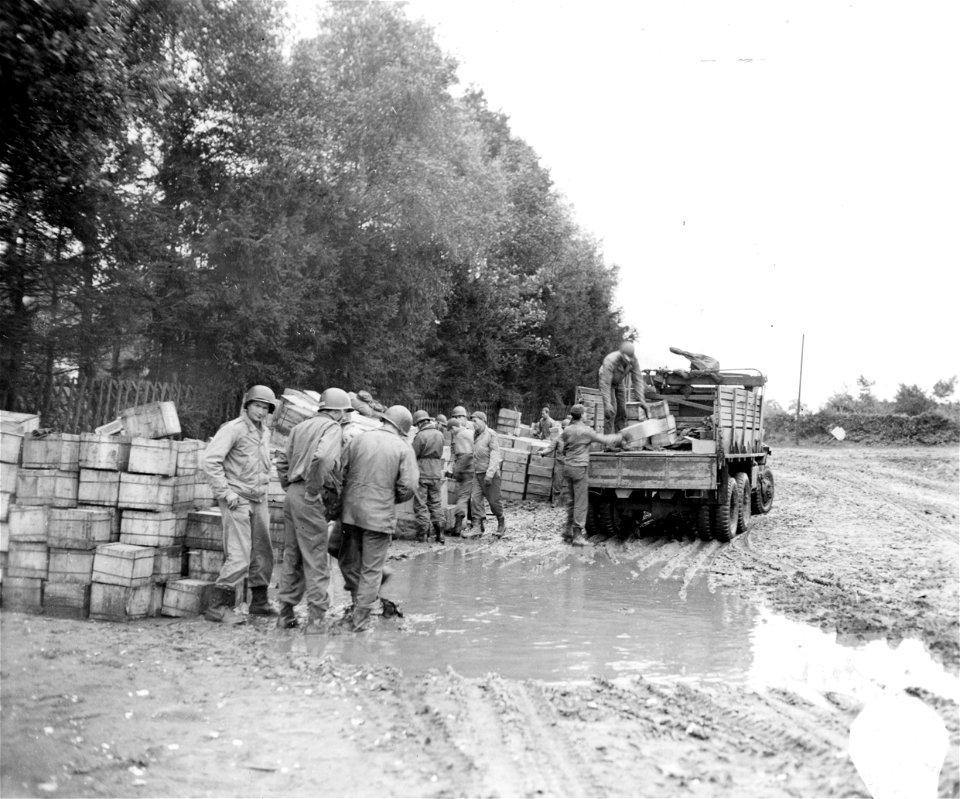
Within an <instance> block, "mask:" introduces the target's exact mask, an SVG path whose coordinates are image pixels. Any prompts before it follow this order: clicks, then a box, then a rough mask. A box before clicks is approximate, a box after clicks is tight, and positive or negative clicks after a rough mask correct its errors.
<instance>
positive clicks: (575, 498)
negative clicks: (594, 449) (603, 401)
mask: <svg viewBox="0 0 960 799" xmlns="http://www.w3.org/2000/svg"><path fill="white" fill-rule="evenodd" d="M585 412H586V408H584V407H583V405H574V406H573V407H572V408H571V409H570V417H571V419H572V421H571V422H570V424H569V425H567V427H566V428H565V429H564V431H563V432H562V433H561V434H560V439H559V440H558V441H557V442H556V444H554V445H553V446H552V447H547V448H545V449H542V450H540V452H538V453H537V455H538V456H540V457H543V456H544V455H547V454H549V453H550V452H553V451H556V453H557V458H558V459H559V458H560V457H562V458H563V479H564V482H565V483H566V487H567V525H566V528H565V529H564V531H563V540H564V541H567V542H569V543H571V544H573V546H577V547H582V546H586V543H587V541H586V539H585V538H584V530H585V529H586V526H587V503H588V501H589V495H588V493H587V469H588V467H589V466H590V444H591V443H592V442H595V441H596V442H598V443H600V444H604V445H605V446H615V445H617V444H620V443H622V441H623V436H622V435H620V434H619V433H617V434H614V435H600V433H598V432H596V431H595V430H594V429H593V428H592V427H590V426H589V425H587V424H586V423H585V422H584V421H583V414H584V413H585Z"/></svg>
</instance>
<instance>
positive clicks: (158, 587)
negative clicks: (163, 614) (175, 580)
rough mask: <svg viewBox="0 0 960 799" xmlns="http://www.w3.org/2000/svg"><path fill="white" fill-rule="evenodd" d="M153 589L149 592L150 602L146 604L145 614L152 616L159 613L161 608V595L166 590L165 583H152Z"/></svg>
mask: <svg viewBox="0 0 960 799" xmlns="http://www.w3.org/2000/svg"><path fill="white" fill-rule="evenodd" d="M152 588H153V590H152V591H151V592H150V604H149V605H148V606H147V616H149V617H150V618H154V617H156V616H159V615H160V611H162V610H163V595H164V592H165V590H166V584H165V583H154V584H153V586H152Z"/></svg>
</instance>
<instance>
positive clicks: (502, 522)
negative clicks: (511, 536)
mask: <svg viewBox="0 0 960 799" xmlns="http://www.w3.org/2000/svg"><path fill="white" fill-rule="evenodd" d="M505 532H507V520H506V519H504V518H503V516H497V532H496V533H494V535H496V537H497V538H503V534H504V533H505Z"/></svg>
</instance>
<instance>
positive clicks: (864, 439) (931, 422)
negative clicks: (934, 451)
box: [765, 410, 960, 445]
mask: <svg viewBox="0 0 960 799" xmlns="http://www.w3.org/2000/svg"><path fill="white" fill-rule="evenodd" d="M795 423H796V417H794V416H788V415H783V416H779V415H778V416H774V417H772V418H767V419H766V421H765V426H766V433H767V438H768V439H770V440H774V441H776V440H778V439H779V440H781V441H786V440H791V439H793V438H794V436H795ZM837 426H839V427H842V428H843V429H844V431H845V432H846V434H847V437H846V440H847V441H852V442H855V443H859V444H925V445H936V444H953V443H957V442H960V424H958V423H957V421H956V420H955V419H951V418H948V417H947V416H945V415H943V414H941V413H937V412H936V411H933V412H927V413H922V414H919V415H918V416H904V415H901V414H893V413H886V414H867V413H836V412H833V411H826V410H824V411H819V412H817V413H813V414H805V415H802V416H801V417H800V438H802V439H804V440H810V441H817V442H823V443H827V442H830V441H834V440H835V439H834V438H833V436H832V435H831V434H830V430H832V429H833V428H834V427H837Z"/></svg>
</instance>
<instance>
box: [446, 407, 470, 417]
mask: <svg viewBox="0 0 960 799" xmlns="http://www.w3.org/2000/svg"><path fill="white" fill-rule="evenodd" d="M450 415H451V416H452V417H453V418H454V419H456V418H458V417H463V418H464V419H466V418H467V409H466V408H464V407H463V406H462V405H458V406H457V407H456V408H454V409H453V411H452V412H451V413H450Z"/></svg>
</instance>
